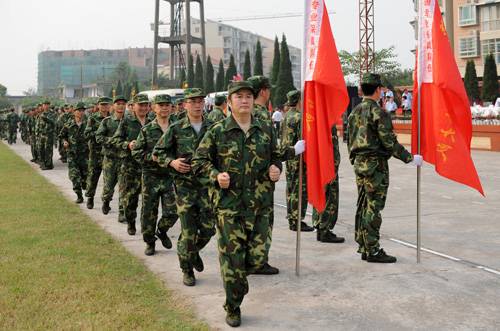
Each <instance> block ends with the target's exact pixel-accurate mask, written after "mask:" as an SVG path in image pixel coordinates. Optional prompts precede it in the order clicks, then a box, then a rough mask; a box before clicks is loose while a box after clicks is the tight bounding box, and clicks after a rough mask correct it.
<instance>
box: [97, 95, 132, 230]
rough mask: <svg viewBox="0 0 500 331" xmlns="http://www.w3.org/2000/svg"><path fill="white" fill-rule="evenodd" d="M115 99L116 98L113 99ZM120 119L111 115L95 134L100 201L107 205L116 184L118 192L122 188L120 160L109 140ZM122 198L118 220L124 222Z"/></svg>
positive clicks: (103, 121)
mask: <svg viewBox="0 0 500 331" xmlns="http://www.w3.org/2000/svg"><path fill="white" fill-rule="evenodd" d="M115 99H116V98H115ZM120 121H121V119H119V118H117V117H116V116H115V115H111V116H108V117H106V118H105V119H103V120H102V122H101V124H100V125H99V128H98V129H97V132H96V134H95V138H96V143H98V144H100V145H101V146H102V155H103V161H102V169H103V172H104V175H103V179H104V187H103V191H102V201H103V202H104V203H106V202H107V203H109V202H110V201H111V200H112V199H113V194H114V191H115V186H116V183H119V188H120V191H122V188H123V179H122V175H121V173H120V171H121V169H120V168H121V164H122V160H121V159H120V157H119V151H118V149H117V148H116V147H115V146H113V145H112V144H111V138H112V137H113V135H114V134H115V132H116V129H117V128H118V125H119V124H120ZM122 200H123V198H122V194H120V195H119V204H118V205H119V220H120V221H122V222H125V215H124V212H123V201H122Z"/></svg>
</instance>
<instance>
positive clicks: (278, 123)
mask: <svg viewBox="0 0 500 331" xmlns="http://www.w3.org/2000/svg"><path fill="white" fill-rule="evenodd" d="M272 119H273V123H274V128H275V129H276V135H277V137H278V138H279V137H280V133H281V130H280V126H281V121H283V114H282V113H281V111H280V110H279V109H276V111H275V112H274V113H273V116H272Z"/></svg>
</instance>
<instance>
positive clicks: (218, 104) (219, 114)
mask: <svg viewBox="0 0 500 331" xmlns="http://www.w3.org/2000/svg"><path fill="white" fill-rule="evenodd" d="M214 104H215V106H214V109H212V111H211V112H210V113H209V114H208V116H207V119H208V120H209V121H211V122H212V123H217V122H219V121H222V120H224V119H225V118H226V114H225V113H224V109H225V108H226V106H227V98H226V96H225V95H222V94H217V95H216V96H215V100H214Z"/></svg>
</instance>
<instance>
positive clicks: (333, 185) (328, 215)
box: [312, 125, 340, 233]
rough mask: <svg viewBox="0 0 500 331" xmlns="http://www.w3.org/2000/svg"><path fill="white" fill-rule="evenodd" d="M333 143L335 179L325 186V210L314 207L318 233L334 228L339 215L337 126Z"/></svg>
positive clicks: (334, 128) (314, 220)
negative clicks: (319, 210)
mask: <svg viewBox="0 0 500 331" xmlns="http://www.w3.org/2000/svg"><path fill="white" fill-rule="evenodd" d="M332 144H333V155H334V157H333V158H334V160H335V179H333V180H332V181H331V182H330V183H328V184H327V185H326V187H325V196H326V206H325V210H324V211H323V212H322V213H321V214H320V213H318V211H317V210H316V208H314V209H313V217H312V219H313V226H314V227H315V228H316V229H318V233H320V232H325V231H330V230H333V228H334V227H335V224H337V219H338V215H339V165H340V151H339V138H338V135H337V128H336V127H335V125H334V126H333V127H332Z"/></svg>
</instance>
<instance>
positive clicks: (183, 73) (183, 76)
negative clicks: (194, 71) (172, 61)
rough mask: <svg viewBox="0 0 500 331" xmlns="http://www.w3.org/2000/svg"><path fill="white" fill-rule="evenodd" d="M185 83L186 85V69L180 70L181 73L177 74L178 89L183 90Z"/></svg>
mask: <svg viewBox="0 0 500 331" xmlns="http://www.w3.org/2000/svg"><path fill="white" fill-rule="evenodd" d="M186 83H187V77H186V69H181V72H180V73H179V87H180V88H184V86H185V84H186Z"/></svg>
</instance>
